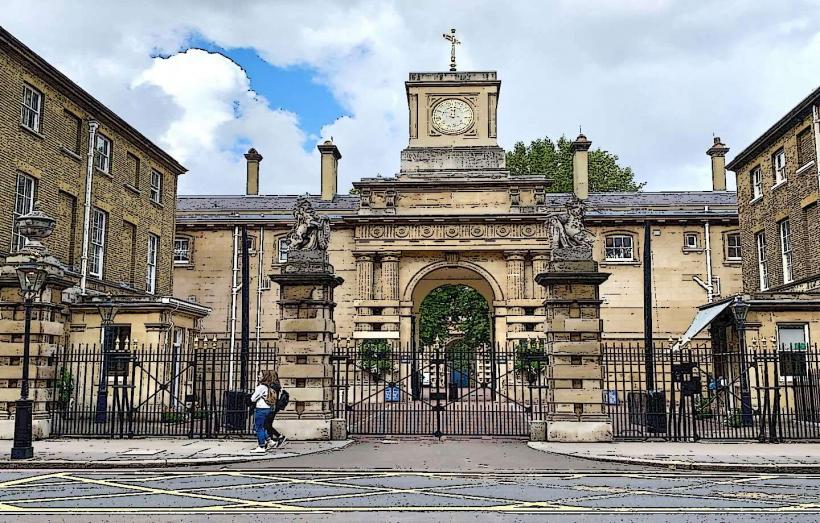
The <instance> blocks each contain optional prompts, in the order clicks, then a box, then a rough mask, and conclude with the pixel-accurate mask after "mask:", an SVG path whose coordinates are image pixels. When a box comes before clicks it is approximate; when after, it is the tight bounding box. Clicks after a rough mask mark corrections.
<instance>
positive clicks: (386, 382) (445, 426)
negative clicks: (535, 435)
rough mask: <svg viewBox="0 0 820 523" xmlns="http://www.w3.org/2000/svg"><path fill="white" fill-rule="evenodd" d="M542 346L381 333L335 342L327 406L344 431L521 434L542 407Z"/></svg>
mask: <svg viewBox="0 0 820 523" xmlns="http://www.w3.org/2000/svg"><path fill="white" fill-rule="evenodd" d="M543 353H544V350H543V346H542V345H535V344H533V345H530V344H529V343H528V342H525V343H523V344H518V345H509V346H503V345H498V346H495V347H481V348H477V349H474V350H469V351H462V352H458V353H456V352H453V351H452V350H448V349H447V348H445V347H438V346H434V347H428V348H419V349H418V350H414V349H413V348H412V347H411V346H403V347H400V346H398V345H397V344H395V343H391V342H389V341H387V340H379V341H375V340H365V341H359V342H357V343H351V342H347V343H345V344H344V345H342V346H339V347H337V350H336V351H335V353H334V355H333V357H332V361H333V366H334V389H335V395H334V399H335V401H334V411H335V416H336V417H338V418H345V419H346V420H347V427H348V431H349V432H350V433H351V434H379V435H388V434H393V435H432V436H436V437H441V436H443V435H461V436H485V435H492V436H527V435H529V430H530V428H529V425H530V421H531V420H532V419H542V416H543V413H544V412H545V411H546V409H547V387H546V383H547V381H546V379H545V372H544V370H545V369H546V356H544V355H543Z"/></svg>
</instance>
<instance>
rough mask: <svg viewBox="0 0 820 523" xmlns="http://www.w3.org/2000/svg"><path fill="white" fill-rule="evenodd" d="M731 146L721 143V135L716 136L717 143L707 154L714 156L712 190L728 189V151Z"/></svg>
mask: <svg viewBox="0 0 820 523" xmlns="http://www.w3.org/2000/svg"><path fill="white" fill-rule="evenodd" d="M727 152H729V148H728V147H726V145H725V144H723V143H721V141H720V137H719V136H715V143H714V144H713V145H712V147H710V148H709V149H708V150H707V151H706V154H708V155H709V156H711V157H712V190H713V191H725V190H726V153H727Z"/></svg>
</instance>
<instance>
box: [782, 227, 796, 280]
mask: <svg viewBox="0 0 820 523" xmlns="http://www.w3.org/2000/svg"><path fill="white" fill-rule="evenodd" d="M780 254H781V255H782V257H783V283H790V282H791V281H792V280H794V277H793V276H794V275H793V274H792V230H791V225H790V224H789V220H783V221H782V222H780Z"/></svg>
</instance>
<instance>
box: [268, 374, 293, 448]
mask: <svg viewBox="0 0 820 523" xmlns="http://www.w3.org/2000/svg"><path fill="white" fill-rule="evenodd" d="M270 374H271V385H270V388H271V390H272V391H273V396H272V397H271V400H272V402H273V407H272V408H271V411H270V413H268V415H267V416H265V421H264V423H263V425H264V428H265V432H266V433H267V435H268V439H267V447H268V448H271V444H273V445H274V447H273V448H279V447H281V446H282V445H284V444H285V443H287V441H288V438H286V437H285V436H283V435H282V434H280V433H279V431H278V430H276V429H275V428H273V420H274V418H275V417H276V414H277V413H278V412H279V411H280V410H283V409H284V408H285V407H286V406H287V405H288V400H289V399H290V395H289V394H288V391H286V390H282V384H281V383H280V382H279V375H278V374H277V373H276V371H275V370H274V371H271V373H270Z"/></svg>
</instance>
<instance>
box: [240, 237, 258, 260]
mask: <svg viewBox="0 0 820 523" xmlns="http://www.w3.org/2000/svg"><path fill="white" fill-rule="evenodd" d="M243 251H244V248H243V245H242V241H241V240H240V241H239V254H240V255H241V254H242V252H243ZM254 255H256V236H254V235H252V234H249V235H248V256H254Z"/></svg>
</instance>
